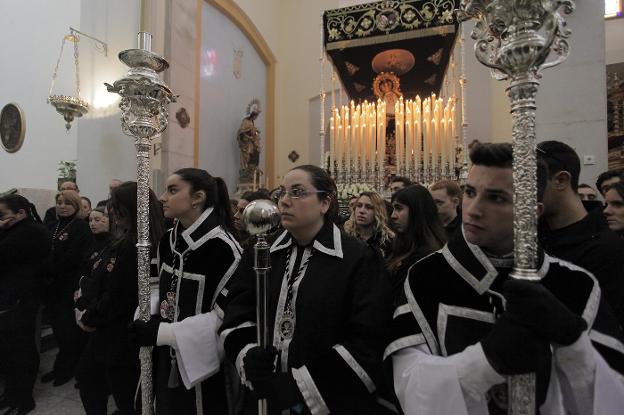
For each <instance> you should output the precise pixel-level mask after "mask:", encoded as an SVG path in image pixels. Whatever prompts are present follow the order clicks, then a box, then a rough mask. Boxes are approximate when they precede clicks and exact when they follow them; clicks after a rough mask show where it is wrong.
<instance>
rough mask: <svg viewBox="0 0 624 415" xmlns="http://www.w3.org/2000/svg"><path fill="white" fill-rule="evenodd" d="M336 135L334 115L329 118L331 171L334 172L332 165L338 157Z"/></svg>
mask: <svg viewBox="0 0 624 415" xmlns="http://www.w3.org/2000/svg"><path fill="white" fill-rule="evenodd" d="M334 134H335V127H334V116H333V115H332V116H331V117H330V118H329V165H328V167H329V171H330V172H332V171H333V169H332V163H333V161H334V157H335V156H336V153H335V149H334V146H335V145H336V137H334Z"/></svg>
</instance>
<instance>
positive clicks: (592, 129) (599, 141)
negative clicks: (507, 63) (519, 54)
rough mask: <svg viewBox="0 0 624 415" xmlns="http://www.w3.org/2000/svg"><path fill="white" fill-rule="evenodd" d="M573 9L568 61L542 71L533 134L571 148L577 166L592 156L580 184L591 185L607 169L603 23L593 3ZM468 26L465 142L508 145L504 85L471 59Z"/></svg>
mask: <svg viewBox="0 0 624 415" xmlns="http://www.w3.org/2000/svg"><path fill="white" fill-rule="evenodd" d="M576 6H577V7H576V11H575V12H574V14H572V15H570V16H568V27H569V28H571V29H572V35H571V37H570V49H571V51H570V56H569V58H568V60H567V61H565V62H563V63H562V64H561V65H559V66H557V67H555V68H550V69H546V70H545V71H544V72H543V75H544V76H543V78H542V80H541V86H540V90H539V93H538V95H537V106H538V109H537V119H536V132H537V138H538V141H544V140H559V141H563V142H565V143H567V144H569V145H570V146H572V147H573V148H574V149H575V150H576V151H577V153H578V154H579V157H580V158H581V163H583V159H584V156H594V159H595V163H594V164H583V165H582V171H581V182H587V183H590V184H592V183H594V182H595V179H596V177H597V175H598V174H600V172H602V171H604V170H606V169H607V140H606V136H607V131H606V128H607V125H606V87H605V85H606V83H605V82H606V80H605V30H604V28H605V23H604V17H603V11H602V10H600V8H595V7H594V6H595V5H594V4H589V3H587V2H577V5H576ZM472 27H473V23H472V22H468V23H467V24H465V25H464V34H465V36H466V40H467V41H466V76H467V79H468V82H467V98H466V103H467V116H468V124H469V125H468V142H470V141H471V140H473V139H479V140H481V141H493V142H501V141H511V123H512V118H511V115H510V114H509V110H510V106H509V103H508V101H507V97H506V92H505V88H506V87H507V85H508V83H507V82H506V81H502V82H499V81H495V80H492V79H490V73H489V70H488V69H487V68H486V67H484V66H483V65H481V64H480V63H479V62H478V61H477V60H476V58H475V57H474V49H473V47H474V46H473V45H474V41H473V40H472V39H470V31H471V30H472ZM607 47H609V46H607ZM620 47H621V46H620ZM622 48H623V49H624V47H622Z"/></svg>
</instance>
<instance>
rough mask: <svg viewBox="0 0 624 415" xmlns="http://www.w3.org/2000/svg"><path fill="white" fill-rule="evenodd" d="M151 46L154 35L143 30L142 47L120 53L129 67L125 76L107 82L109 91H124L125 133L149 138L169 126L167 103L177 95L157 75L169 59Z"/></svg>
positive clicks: (121, 58)
mask: <svg viewBox="0 0 624 415" xmlns="http://www.w3.org/2000/svg"><path fill="white" fill-rule="evenodd" d="M150 49H151V35H150V34H149V33H145V32H140V33H139V48H138V49H127V50H124V51H121V52H120V53H119V60H120V61H122V62H123V63H125V64H126V65H127V66H129V67H130V69H129V70H128V74H127V75H126V77H125V78H122V79H119V80H117V81H115V82H114V83H113V85H110V84H107V83H105V84H104V85H106V88H107V89H108V92H114V93H117V94H119V95H121V102H120V103H119V108H120V109H121V112H122V114H121V129H122V131H123V133H124V134H126V135H129V136H131V137H135V138H142V139H150V138H152V137H154V136H155V135H157V134H160V133H162V132H163V131H164V130H165V129H166V128H167V116H168V111H167V105H168V104H169V103H171V102H176V98H177V95H174V94H173V93H172V92H171V89H169V87H168V86H167V85H166V84H165V83H164V82H163V81H161V80H160V78H159V77H158V73H160V72H162V71H164V70H165V69H167V68H168V67H169V63H167V61H166V60H165V59H164V58H162V57H161V56H159V55H157V54H155V53H153V52H152V51H151V50H150Z"/></svg>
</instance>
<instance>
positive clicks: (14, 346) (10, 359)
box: [0, 194, 52, 415]
mask: <svg viewBox="0 0 624 415" xmlns="http://www.w3.org/2000/svg"><path fill="white" fill-rule="evenodd" d="M51 250H52V241H51V239H50V235H49V234H48V232H47V229H46V228H45V226H43V225H42V224H41V219H39V216H38V215H37V212H36V210H35V207H34V206H33V205H32V204H31V203H30V202H29V201H28V200H27V199H26V198H24V197H23V196H20V195H16V194H13V195H8V196H4V197H0V372H2V373H3V374H4V376H5V387H4V400H3V401H0V409H4V408H6V407H10V408H9V410H8V411H7V412H6V413H10V414H16V415H22V414H26V413H28V412H30V411H31V410H32V409H34V407H35V401H34V400H33V397H32V391H33V386H34V384H35V379H36V377H37V370H38V369H39V352H38V351H37V346H36V339H35V322H36V319H37V312H38V311H39V303H40V297H41V293H42V292H43V289H44V279H45V278H44V274H45V271H46V269H45V265H46V263H47V261H48V259H49V256H50V253H51Z"/></svg>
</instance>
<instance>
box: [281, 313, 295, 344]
mask: <svg viewBox="0 0 624 415" xmlns="http://www.w3.org/2000/svg"><path fill="white" fill-rule="evenodd" d="M279 330H280V334H281V335H282V339H284V340H290V339H292V337H293V334H294V333H295V314H294V313H293V312H292V311H291V310H285V311H284V314H282V318H281V319H280V323H279Z"/></svg>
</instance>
